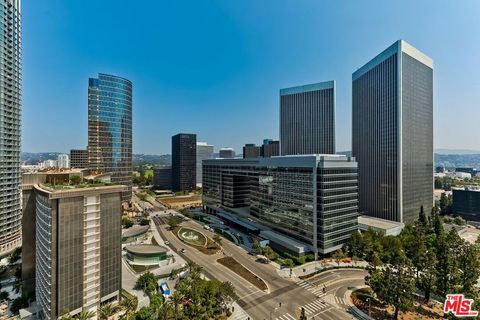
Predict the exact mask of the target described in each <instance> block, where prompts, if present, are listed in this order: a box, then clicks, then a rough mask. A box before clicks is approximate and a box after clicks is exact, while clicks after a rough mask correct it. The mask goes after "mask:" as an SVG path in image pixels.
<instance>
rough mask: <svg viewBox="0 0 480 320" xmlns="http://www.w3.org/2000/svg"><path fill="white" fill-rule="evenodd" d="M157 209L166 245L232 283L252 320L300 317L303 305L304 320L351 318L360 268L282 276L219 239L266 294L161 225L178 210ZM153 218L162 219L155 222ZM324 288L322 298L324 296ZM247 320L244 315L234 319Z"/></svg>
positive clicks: (199, 227)
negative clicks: (262, 285) (350, 303)
mask: <svg viewBox="0 0 480 320" xmlns="http://www.w3.org/2000/svg"><path fill="white" fill-rule="evenodd" d="M156 207H157V208H156V209H155V210H156V211H155V212H153V213H152V217H153V219H154V222H155V225H156V228H157V230H158V232H159V234H160V236H161V237H162V238H163V239H165V240H168V241H169V242H170V244H169V246H170V247H171V248H172V249H173V250H174V251H175V252H177V253H178V254H179V255H180V256H182V257H183V258H184V259H185V260H187V261H193V262H195V263H197V264H198V265H200V266H201V267H202V268H203V273H204V274H205V276H206V277H208V278H211V279H213V278H216V279H218V280H220V281H229V282H231V283H232V284H233V286H234V287H235V290H236V293H237V296H238V300H237V303H238V304H239V305H240V306H241V307H242V308H243V309H244V310H245V311H246V313H248V315H249V316H250V319H251V320H262V319H281V320H295V319H298V318H299V316H300V308H301V307H304V308H305V311H306V313H307V317H308V319H333V320H343V319H354V316H353V315H351V314H350V313H349V312H348V309H349V306H348V303H347V299H346V297H345V293H346V292H347V290H348V289H349V288H350V287H353V286H360V285H363V284H364V277H365V272H364V271H363V270H356V269H347V270H333V271H328V272H325V273H322V274H320V275H317V276H315V277H312V278H310V279H308V280H305V281H303V280H299V279H296V280H294V279H290V278H284V277H281V276H280V275H279V274H278V272H277V270H276V268H275V267H274V266H273V265H270V264H263V263H259V262H257V261H256V259H255V257H254V256H252V255H249V254H248V253H247V252H246V251H245V250H244V249H242V248H241V247H239V246H237V245H235V244H233V243H231V242H230V241H228V240H223V242H222V248H223V251H224V252H225V255H228V256H232V257H233V258H235V260H237V261H238V262H239V263H241V264H242V265H243V266H245V267H246V268H247V269H249V270H250V271H252V272H253V273H255V274H256V275H257V276H258V277H260V278H261V279H263V280H264V281H265V283H266V284H267V286H268V291H267V292H264V291H262V290H260V289H258V288H257V287H255V286H253V285H252V284H250V282H248V281H247V280H244V279H243V278H242V277H240V276H238V275H237V274H235V273H234V272H232V271H231V270H230V269H228V268H226V267H224V266H223V265H220V264H219V263H218V262H216V261H217V259H219V258H221V257H224V254H222V253H218V254H215V255H206V254H203V253H201V252H200V251H198V250H196V249H195V248H193V247H190V246H188V245H186V244H185V243H183V242H182V241H181V240H179V239H178V238H177V237H176V236H175V235H174V234H173V233H172V232H171V231H170V230H169V227H168V226H167V225H166V224H165V222H166V221H167V219H168V217H169V213H170V212H172V213H173V212H176V211H174V210H166V209H165V208H163V207H162V206H156ZM158 210H161V211H158ZM164 211H166V212H164ZM157 214H158V215H159V216H160V217H161V218H156V217H155V216H156V215H157ZM182 226H185V227H188V228H192V229H194V230H197V231H200V232H202V233H204V234H206V235H207V236H209V237H210V238H212V237H213V233H212V232H210V231H207V230H205V229H203V228H202V225H200V224H199V223H198V222H196V221H184V222H182ZM182 248H184V249H185V253H182V252H181V250H182ZM324 287H325V288H326V294H324V293H323V288H324ZM247 319H248V317H246V318H242V319H235V320H247Z"/></svg>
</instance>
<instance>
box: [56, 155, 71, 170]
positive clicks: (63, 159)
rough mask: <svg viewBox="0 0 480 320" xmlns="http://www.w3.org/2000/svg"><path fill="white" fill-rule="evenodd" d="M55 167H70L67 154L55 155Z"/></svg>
mask: <svg viewBox="0 0 480 320" xmlns="http://www.w3.org/2000/svg"><path fill="white" fill-rule="evenodd" d="M57 167H58V168H60V169H65V168H70V158H69V157H68V154H59V155H58V157H57Z"/></svg>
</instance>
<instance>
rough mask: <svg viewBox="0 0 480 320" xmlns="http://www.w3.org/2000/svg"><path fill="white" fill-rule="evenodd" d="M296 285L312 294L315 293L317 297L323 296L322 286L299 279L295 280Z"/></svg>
mask: <svg viewBox="0 0 480 320" xmlns="http://www.w3.org/2000/svg"><path fill="white" fill-rule="evenodd" d="M296 283H297V285H298V286H300V287H302V288H303V289H305V290H308V291H310V292H311V293H313V294H314V295H316V296H317V297H318V298H321V297H323V296H324V295H325V294H324V293H323V288H322V287H316V286H314V285H312V284H311V283H310V282H308V281H304V280H300V281H297V282H296Z"/></svg>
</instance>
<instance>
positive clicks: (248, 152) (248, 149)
mask: <svg viewBox="0 0 480 320" xmlns="http://www.w3.org/2000/svg"><path fill="white" fill-rule="evenodd" d="M261 156H262V147H259V146H256V145H255V144H254V143H247V144H246V145H245V146H244V147H243V158H244V159H246V158H258V157H261Z"/></svg>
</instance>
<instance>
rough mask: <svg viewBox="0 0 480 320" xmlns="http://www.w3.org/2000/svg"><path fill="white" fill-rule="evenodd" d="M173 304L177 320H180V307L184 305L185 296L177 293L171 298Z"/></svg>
mask: <svg viewBox="0 0 480 320" xmlns="http://www.w3.org/2000/svg"><path fill="white" fill-rule="evenodd" d="M170 299H171V301H172V304H173V310H174V311H175V320H177V319H178V307H179V306H180V305H181V304H182V301H183V296H182V295H181V294H180V292H179V291H175V292H174V293H173V294H172V295H171V297H170Z"/></svg>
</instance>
